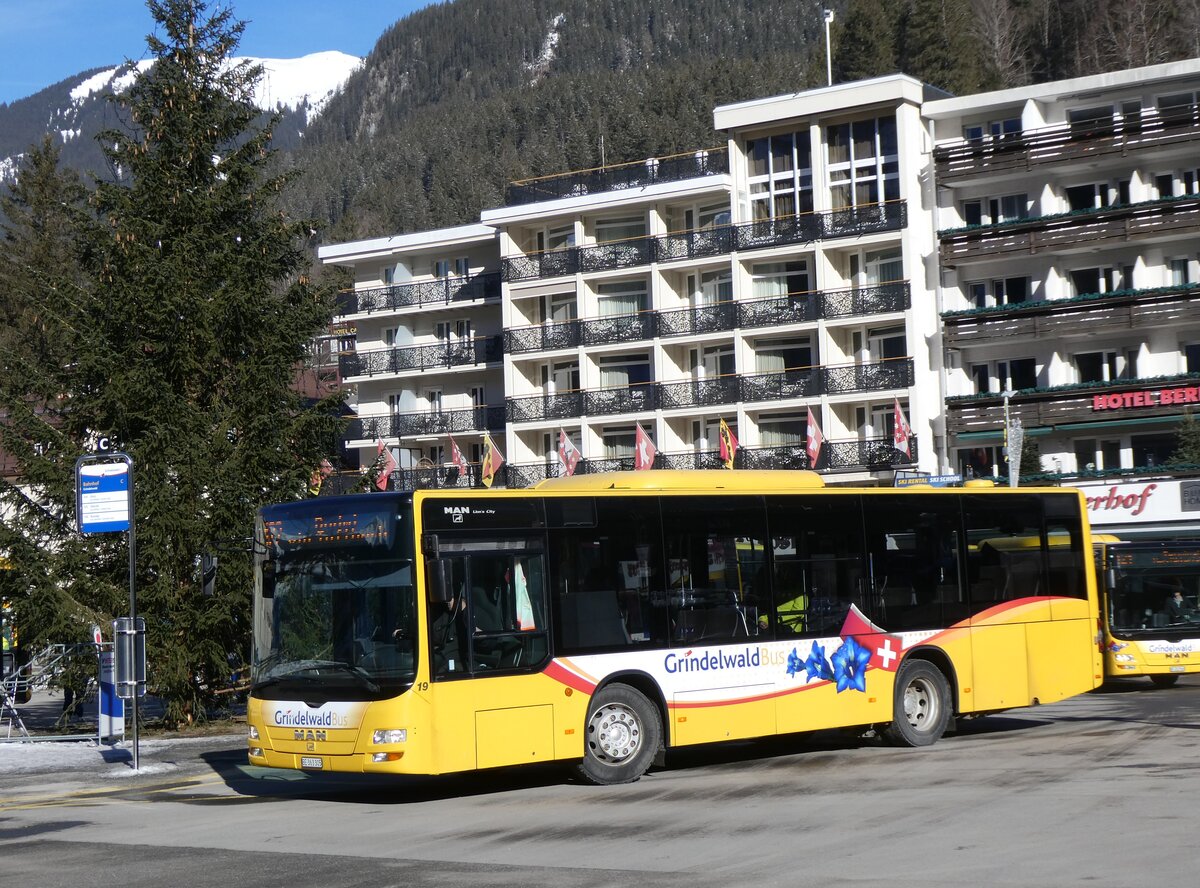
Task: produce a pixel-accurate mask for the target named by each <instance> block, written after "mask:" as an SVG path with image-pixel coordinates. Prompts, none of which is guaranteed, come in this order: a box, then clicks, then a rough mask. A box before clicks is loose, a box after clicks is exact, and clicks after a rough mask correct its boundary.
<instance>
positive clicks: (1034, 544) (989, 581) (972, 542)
mask: <svg viewBox="0 0 1200 888" xmlns="http://www.w3.org/2000/svg"><path fill="white" fill-rule="evenodd" d="M963 520H964V522H965V524H966V528H967V539H968V542H969V550H968V551H969V555H968V561H967V576H968V585H969V594H970V600H971V612H972V613H973V614H977V613H979V612H980V611H982V610H985V609H987V608H988V607H991V606H992V605H994V604H997V603H999V602H1002V601H1013V600H1015V599H1018V598H1028V597H1031V596H1035V595H1042V594H1045V593H1044V591H1043V590H1045V589H1046V588H1047V583H1046V578H1045V556H1046V546H1045V537H1044V536H1043V532H1042V503H1041V498H1039V497H1038V496H1035V495H1032V494H1029V495H1026V494H1013V495H1008V494H1005V495H991V496H988V495H982V494H976V495H967V496H966V497H964V501H963Z"/></svg>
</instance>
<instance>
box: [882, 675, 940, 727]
mask: <svg viewBox="0 0 1200 888" xmlns="http://www.w3.org/2000/svg"><path fill="white" fill-rule="evenodd" d="M950 707H951V703H950V684H949V682H947V681H946V676H944V675H942V672H941V670H940V669H938V668H937V667H936V666H934V665H933V664H932V663H929V662H927V661H925V660H907V661H905V663H904V664H903V665H901V667H900V670H899V672H897V673H896V692H895V698H894V700H893V701H892V723H891V724H890V725H888V726H887V727H886V728H884V730H883V735H884V737H886V738H887V740H888V741H889V742H890V743H892V745H894V746H930V745H932V744H934V743H936V742H937V741H938V739H939V738H940V737H941V736H942V734H944V733H945V732H946V726H947V725H948V724H949V723H950Z"/></svg>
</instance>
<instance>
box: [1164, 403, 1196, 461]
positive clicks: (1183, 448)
mask: <svg viewBox="0 0 1200 888" xmlns="http://www.w3.org/2000/svg"><path fill="white" fill-rule="evenodd" d="M1167 465H1169V466H1200V422H1196V417H1195V416H1193V415H1192V412H1191V411H1190V410H1188V411H1185V412H1184V414H1183V420H1182V421H1181V422H1180V423H1179V428H1178V429H1177V430H1176V431H1175V452H1174V453H1172V454H1171V457H1170V459H1168V460H1167Z"/></svg>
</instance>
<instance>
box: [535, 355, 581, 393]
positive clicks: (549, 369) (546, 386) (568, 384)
mask: <svg viewBox="0 0 1200 888" xmlns="http://www.w3.org/2000/svg"><path fill="white" fill-rule="evenodd" d="M541 377H542V392H543V393H544V394H547V395H554V394H559V393H562V392H575V391H579V364H578V363H576V362H574V361H567V362H563V363H557V364H542V366H541Z"/></svg>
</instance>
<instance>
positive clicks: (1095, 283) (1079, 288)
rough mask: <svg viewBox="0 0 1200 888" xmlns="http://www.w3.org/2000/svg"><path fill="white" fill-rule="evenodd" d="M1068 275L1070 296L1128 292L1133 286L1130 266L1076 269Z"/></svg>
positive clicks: (1131, 267)
mask: <svg viewBox="0 0 1200 888" xmlns="http://www.w3.org/2000/svg"><path fill="white" fill-rule="evenodd" d="M1068 275H1069V277H1070V280H1071V295H1072V296H1084V295H1088V294H1092V293H1112V292H1113V291H1115V290H1128V289H1130V288H1132V286H1133V266H1132V265H1121V266H1101V267H1100V268H1076V269H1072V270H1071V271H1070V272H1068Z"/></svg>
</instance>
